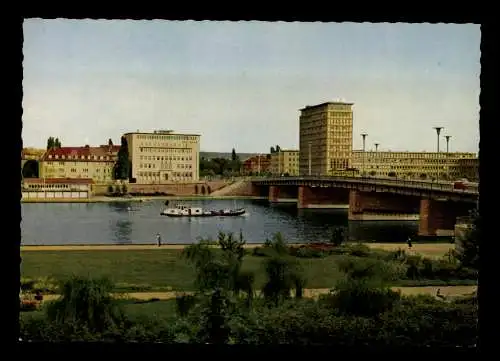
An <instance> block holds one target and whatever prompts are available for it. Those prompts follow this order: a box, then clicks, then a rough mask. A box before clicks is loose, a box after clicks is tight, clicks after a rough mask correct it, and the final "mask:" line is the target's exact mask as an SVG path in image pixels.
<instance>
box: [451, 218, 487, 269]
mask: <svg viewBox="0 0 500 361" xmlns="http://www.w3.org/2000/svg"><path fill="white" fill-rule="evenodd" d="M471 218H472V224H471V227H470V229H468V230H467V232H466V234H465V236H464V237H463V239H461V240H458V242H457V243H458V244H457V249H456V258H457V259H458V260H459V261H460V264H461V265H462V266H463V267H468V268H472V269H475V270H478V269H479V239H480V238H481V236H480V232H481V218H480V216H479V211H478V210H477V209H475V210H473V211H471Z"/></svg>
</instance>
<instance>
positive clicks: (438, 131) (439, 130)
mask: <svg viewBox="0 0 500 361" xmlns="http://www.w3.org/2000/svg"><path fill="white" fill-rule="evenodd" d="M434 129H436V135H437V152H438V153H439V135H440V134H441V129H444V128H443V127H434Z"/></svg>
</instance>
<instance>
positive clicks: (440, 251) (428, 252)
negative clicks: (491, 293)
mask: <svg viewBox="0 0 500 361" xmlns="http://www.w3.org/2000/svg"><path fill="white" fill-rule="evenodd" d="M366 245H367V246H369V247H370V248H378V249H383V250H386V251H394V250H397V249H403V250H405V251H406V252H407V253H410V254H416V253H419V254H421V255H423V256H427V257H436V258H438V257H442V256H443V255H444V254H446V252H448V251H449V250H450V249H454V247H455V246H454V245H453V244H450V243H431V244H414V245H413V247H412V248H411V249H409V248H408V245H407V244H405V243H366ZM258 246H262V244H246V245H245V248H249V249H251V248H255V247H258ZM184 247H186V244H165V245H162V246H161V247H158V246H157V245H155V244H130V245H61V246H55V245H54V246H21V251H23V252H27V251H139V250H162V249H183V248H184Z"/></svg>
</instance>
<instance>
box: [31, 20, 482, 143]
mask: <svg viewBox="0 0 500 361" xmlns="http://www.w3.org/2000/svg"><path fill="white" fill-rule="evenodd" d="M23 30H24V45H23V52H24V62H23V67H24V79H23V91H24V97H23V109H24V114H23V141H24V146H32V147H45V145H46V143H47V138H48V137H50V136H54V137H59V139H61V142H62V145H63V146H81V145H85V144H89V145H99V144H106V143H107V141H108V139H109V138H111V139H112V140H113V142H114V143H115V144H119V141H120V137H121V135H122V134H123V133H126V132H133V131H137V130H140V131H152V130H155V129H173V130H175V131H176V132H187V133H194V134H200V135H201V150H202V151H214V152H230V151H231V149H232V148H235V149H236V151H237V152H252V153H259V152H268V151H269V148H270V147H271V146H274V145H277V144H279V145H280V147H281V148H282V149H298V145H299V115H300V111H299V109H300V108H303V107H304V106H306V105H314V104H320V103H323V102H327V101H335V100H336V99H343V100H345V101H348V102H352V103H354V106H353V109H354V125H353V142H354V145H353V147H354V148H355V149H360V148H361V147H362V137H361V135H360V134H361V133H363V132H365V133H367V134H368V136H367V138H366V149H367V150H370V149H372V148H374V146H373V144H374V143H379V144H380V146H379V150H393V151H396V150H399V151H404V150H409V151H423V150H425V151H435V150H436V141H437V139H436V132H435V130H434V129H433V127H436V126H442V127H444V129H443V131H442V134H441V135H442V137H441V150H443V147H445V146H444V145H445V141H444V138H443V136H444V135H450V136H451V140H450V151H465V152H478V143H479V109H480V108H479V93H480V83H479V76H480V71H481V66H480V39H481V31H480V26H479V25H473V24H403V23H380V24H372V23H320V22H315V23H302V22H292V23H286V22H258V21H255V22H216V21H203V22H197V21H165V20H153V21H133V20H130V21H129V20H67V19H51V20H45V19H27V20H26V21H25V23H24V25H23Z"/></svg>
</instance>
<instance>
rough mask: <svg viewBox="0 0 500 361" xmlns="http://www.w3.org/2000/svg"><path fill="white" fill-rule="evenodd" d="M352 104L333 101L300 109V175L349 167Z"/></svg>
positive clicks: (325, 172)
mask: <svg viewBox="0 0 500 361" xmlns="http://www.w3.org/2000/svg"><path fill="white" fill-rule="evenodd" d="M352 106H353V103H345V102H341V101H337V102H327V103H322V104H318V105H312V106H309V105H308V106H306V107H305V108H303V109H300V112H301V114H300V118H299V148H300V157H299V158H300V162H299V171H300V172H299V173H300V174H301V175H308V174H311V175H328V174H332V173H334V172H335V171H340V170H346V169H349V168H351V157H352V125H353V109H352Z"/></svg>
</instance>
